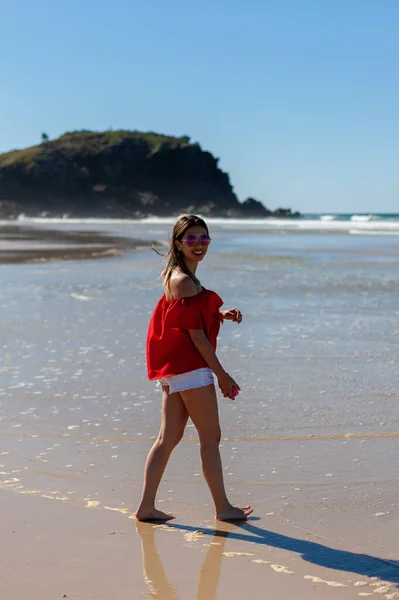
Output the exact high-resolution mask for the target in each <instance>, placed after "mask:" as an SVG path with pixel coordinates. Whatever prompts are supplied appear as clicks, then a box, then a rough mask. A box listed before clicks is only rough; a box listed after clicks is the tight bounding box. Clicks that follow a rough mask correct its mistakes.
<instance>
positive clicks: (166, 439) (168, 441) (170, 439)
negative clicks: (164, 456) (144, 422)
mask: <svg viewBox="0 0 399 600" xmlns="http://www.w3.org/2000/svg"><path fill="white" fill-rule="evenodd" d="M183 435H184V428H182V429H180V428H179V429H175V430H173V431H161V432H160V433H159V435H158V443H159V445H160V446H162V447H165V448H172V449H173V448H174V447H175V446H177V444H178V443H179V442H181V440H182V439H183Z"/></svg>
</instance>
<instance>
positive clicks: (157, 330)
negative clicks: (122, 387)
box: [147, 288, 223, 380]
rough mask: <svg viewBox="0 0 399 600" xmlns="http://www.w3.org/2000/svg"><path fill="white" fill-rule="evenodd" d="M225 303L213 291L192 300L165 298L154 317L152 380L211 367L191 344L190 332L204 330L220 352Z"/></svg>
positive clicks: (149, 352)
mask: <svg viewBox="0 0 399 600" xmlns="http://www.w3.org/2000/svg"><path fill="white" fill-rule="evenodd" d="M222 304H223V300H222V299H221V298H220V296H218V294H216V292H212V291H211V290H207V289H205V288H202V291H201V292H199V293H198V294H196V295H195V296H191V297H190V298H176V299H175V300H166V298H165V296H163V297H162V298H161V299H160V300H159V302H158V304H157V305H156V307H155V310H154V312H153V314H152V317H151V320H150V324H149V327H148V335H147V370H148V378H149V379H150V380H154V379H161V378H163V377H172V376H173V375H180V374H181V373H187V372H188V371H194V370H195V369H201V368H204V367H207V366H208V365H207V363H206V362H205V361H204V359H203V358H202V356H201V354H200V353H199V351H198V350H197V348H196V347H195V345H194V343H193V341H192V340H191V337H190V334H189V333H188V330H189V329H203V330H204V332H205V335H206V336H207V338H208V340H209V341H210V343H211V344H212V347H213V349H214V350H216V340H217V336H218V333H219V329H220V314H219V308H220V307H221V306H222Z"/></svg>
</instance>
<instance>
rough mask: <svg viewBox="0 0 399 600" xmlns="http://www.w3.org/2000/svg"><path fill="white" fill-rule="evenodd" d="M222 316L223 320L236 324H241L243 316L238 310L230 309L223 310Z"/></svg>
mask: <svg viewBox="0 0 399 600" xmlns="http://www.w3.org/2000/svg"><path fill="white" fill-rule="evenodd" d="M220 316H221V317H222V319H223V320H226V321H234V323H241V321H242V314H241V312H240V311H239V310H238V308H229V309H228V310H221V311H220Z"/></svg>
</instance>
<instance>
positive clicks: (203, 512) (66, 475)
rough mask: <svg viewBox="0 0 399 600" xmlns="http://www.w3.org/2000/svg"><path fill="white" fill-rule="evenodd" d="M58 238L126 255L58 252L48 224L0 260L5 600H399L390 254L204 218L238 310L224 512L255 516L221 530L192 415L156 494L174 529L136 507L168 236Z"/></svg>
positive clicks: (224, 352) (214, 264) (158, 230)
mask: <svg viewBox="0 0 399 600" xmlns="http://www.w3.org/2000/svg"><path fill="white" fill-rule="evenodd" d="M66 227H67V226H64V230H63V231H62V232H61V234H60V235H59V237H58V239H59V240H62V241H61V242H60V243H62V244H65V243H66V242H65V239H66V238H68V240H69V241H71V244H76V245H78V243H79V242H78V238H80V240H82V230H83V229H84V230H85V231H86V233H85V234H84V235H86V236H91V240H93V243H94V244H97V243H98V244H104V246H106V247H107V249H108V250H113V249H114V250H115V254H109V255H108V256H102V259H101V260H97V258H96V257H95V256H94V257H93V255H92V254H89V256H87V257H86V260H77V261H75V260H73V259H72V260H66V261H64V260H62V261H58V260H54V255H52V259H51V260H46V259H45V255H44V254H43V252H42V250H43V249H44V250H48V251H49V253H50V255H51V253H52V252H53V250H54V248H55V247H56V242H55V241H54V233H53V232H54V231H56V228H55V227H54V226H53V225H50V224H49V226H48V227H47V229H51V233H48V232H47V233H45V234H44V236H42V234H41V233H40V235H39V234H38V236H37V237H35V239H33V236H32V232H31V230H29V231H22V230H20V231H18V230H17V229H15V230H14V231H13V232H12V234H13V235H14V239H13V240H10V239H7V240H5V241H4V243H5V244H12V253H13V255H14V256H17V255H18V254H19V253H20V252H21V251H22V252H23V251H25V250H26V247H25V246H26V244H36V243H38V244H42V245H43V248H36V249H34V248H33V246H32V247H31V248H30V249H29V251H37V250H38V251H39V252H40V253H41V257H40V260H39V262H32V263H31V262H24V261H21V260H18V261H15V262H13V261H12V260H11V261H4V262H3V264H2V265H0V277H1V281H2V286H1V289H0V302H1V305H2V309H3V310H2V317H1V320H0V327H1V341H2V354H1V357H0V443H1V445H0V509H1V514H2V519H1V525H0V535H1V539H2V544H1V546H0V563H1V565H2V570H1V571H2V573H1V578H0V591H1V598H2V600H3V598H4V600H20V599H21V600H22V599H24V600H25V599H26V598H27V597H28V598H32V599H35V600H36V598H37V599H39V598H40V600H47V599H48V600H52V599H54V598H63V597H65V598H82V599H86V598H93V599H97V598H98V599H102V598H110V599H113V598H115V600H116V599H117V600H125V599H126V600H128V599H129V600H136V599H137V600H138V599H140V598H159V599H162V600H189V599H190V598H197V600H236V599H237V600H238V599H241V598H250V599H251V600H263V599H264V598H267V597H269V596H270V597H275V598H281V599H282V600H285V599H287V600H288V599H290V598H296V599H299V600H301V599H303V600H305V599H312V598H314V599H320V598H323V599H324V598H325V599H326V600H330V599H331V600H332V599H335V598H336V599H342V600H351V599H355V598H359V597H360V598H361V597H380V598H385V599H386V600H393V599H394V598H399V555H398V544H397V533H398V530H399V527H398V525H399V514H398V508H397V456H398V443H399V417H398V411H397V398H398V392H397V373H396V365H397V337H396V336H397V289H398V286H399V281H398V278H397V274H396V261H397V257H398V256H399V248H398V247H397V246H396V245H395V244H393V243H391V242H390V243H389V244H388V243H385V244H383V243H382V242H380V241H379V242H378V243H379V244H380V246H378V247H377V246H376V247H375V249H374V254H373V258H371V257H370V256H371V255H370V254H368V253H367V246H366V242H365V241H364V240H359V239H356V240H355V241H352V240H351V245H350V246H348V245H345V244H346V243H347V242H346V238H345V236H343V235H341V236H340V240H341V241H339V242H337V240H336V239H334V240H333V241H331V244H330V241H329V237H328V236H326V235H324V236H323V239H322V238H318V237H317V235H315V234H312V236H311V237H309V238H308V237H306V238H305V237H304V236H302V237H301V235H300V234H297V235H296V236H295V239H294V236H293V237H289V236H288V235H286V236H284V237H283V236H281V237H278V236H276V235H273V236H270V238H269V237H267V236H263V237H262V236H261V235H260V234H257V237H256V236H255V234H250V235H248V234H247V233H246V231H245V230H244V229H242V230H239V231H238V233H235V234H234V236H232V235H231V233H230V232H226V231H224V230H223V228H222V227H219V229H218V228H217V227H214V241H213V242H212V244H214V248H212V254H210V256H209V261H208V264H207V266H206V267H205V266H204V276H203V277H204V282H206V284H207V287H209V288H211V289H215V290H218V291H220V293H221V294H222V296H223V298H224V299H225V301H226V305H228V306H230V305H232V306H234V305H239V306H240V308H241V309H242V311H243V314H244V322H243V326H242V327H240V329H238V328H237V327H233V326H230V327H229V324H225V325H224V326H223V328H222V331H221V335H220V341H219V354H220V357H221V359H222V362H223V363H224V364H225V365H226V367H227V368H228V369H229V370H230V371H231V372H232V373H233V374H234V376H235V377H236V378H237V379H238V381H239V382H240V385H241V388H242V393H241V394H240V396H239V397H238V398H237V400H236V401H235V402H228V401H226V400H224V399H223V398H220V412H221V422H222V432H223V439H222V446H221V452H222V457H223V464H224V469H225V480H226V487H227V490H228V493H229V496H230V497H231V500H232V501H233V502H234V503H236V504H242V505H245V504H248V503H250V504H252V505H253V507H254V515H253V516H252V517H251V518H250V520H249V521H248V522H247V523H245V524H236V525H233V524H226V523H216V522H215V521H214V519H213V507H212V503H211V499H210V496H209V492H208V489H207V487H206V485H205V483H204V481H203V478H202V475H201V472H200V465H199V456H198V454H199V452H198V450H199V449H198V441H197V439H196V436H195V431H194V429H193V426H192V425H190V424H189V425H188V427H187V430H186V435H185V439H184V440H183V442H182V444H181V445H180V446H179V447H178V448H177V449H176V450H175V452H174V454H173V455H172V459H171V462H170V464H169V465H168V469H167V472H166V474H165V479H164V481H163V482H162V484H161V487H160V490H159V507H160V508H162V509H164V510H167V511H171V512H173V514H174V515H175V517H176V518H175V519H174V520H173V521H170V522H169V523H167V524H160V525H153V524H140V523H137V522H136V520H135V518H134V510H135V508H136V506H137V503H138V500H139V496H140V491H141V483H142V472H143V464H144V460H145V457H146V454H147V451H148V449H149V447H150V446H151V444H152V441H153V440H154V438H155V436H156V434H157V429H158V423H159V408H160V405H159V400H160V396H159V391H158V390H157V389H156V387H155V385H154V384H153V383H151V382H148V381H147V377H146V371H145V355H144V347H145V333H146V328H147V323H148V317H149V314H150V313H151V311H152V309H153V306H154V305H155V302H156V300H157V298H158V297H159V294H160V283H159V280H158V275H159V270H160V262H159V257H157V256H156V255H155V254H154V253H153V252H150V251H149V248H148V244H149V243H150V241H151V240H153V239H157V240H160V241H161V242H164V241H165V240H166V239H167V231H168V226H166V225H165V226H164V225H162V224H161V225H153V224H150V225H145V224H137V225H129V226H127V225H126V226H125V225H121V226H120V227H119V228H118V227H117V226H116V225H115V226H113V227H111V226H104V227H103V229H101V228H100V227H99V226H98V225H95V224H93V225H92V229H93V231H96V233H93V232H92V231H90V228H89V227H88V226H87V224H83V225H82V226H81V230H80V231H79V230H78V228H76V227H75V229H73V228H72V227H70V228H71V231H65V229H66ZM107 227H108V229H109V231H107ZM42 229H44V230H45V229H46V228H42ZM10 233H11V231H10ZM15 235H21V238H20V241H18V240H17V239H16V238H15ZM41 236H42V237H41ZM46 236H48V237H46ZM57 236H58V234H57ZM27 237H29V238H30V239H27ZM105 238H107V239H105ZM112 239H114V240H116V243H115V245H113V242H112V241H111V240H112ZM126 239H127V240H128V241H127V242H126V241H123V242H122V241H120V240H126ZM231 239H232V240H233V241H230V240H231ZM21 240H22V241H21ZM72 240H73V241H72ZM138 240H140V242H138ZM86 242H87V238H86V239H85V240H84V244H86ZM68 243H69V242H68ZM90 243H91V242H90ZM233 243H234V245H233ZM255 243H256V251H254V247H255ZM338 243H339V244H340V246H339V251H338V250H337V251H336V250H335V248H336V246H337V244H338ZM146 244H147V246H146ZM229 244H230V245H229ZM262 244H263V246H262ZM329 244H330V245H329ZM122 246H123V248H122ZM130 250H132V251H130ZM62 251H63V249H62ZM92 251H93V248H90V250H89V252H92ZM95 251H96V252H97V250H95ZM30 256H31V255H30ZM375 256H377V257H378V260H376V259H375ZM36 258H37V257H36ZM36 258H35V259H34V260H35V261H36ZM70 258H71V257H70ZM79 258H80V257H79ZM29 260H30V259H29ZM7 263H9V264H7ZM326 265H328V268H326Z"/></svg>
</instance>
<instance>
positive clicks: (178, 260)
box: [156, 215, 209, 286]
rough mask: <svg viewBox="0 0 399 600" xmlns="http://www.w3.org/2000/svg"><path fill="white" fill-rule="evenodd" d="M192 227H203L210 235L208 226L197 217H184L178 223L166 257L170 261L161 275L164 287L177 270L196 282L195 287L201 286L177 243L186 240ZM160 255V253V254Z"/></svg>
mask: <svg viewBox="0 0 399 600" xmlns="http://www.w3.org/2000/svg"><path fill="white" fill-rule="evenodd" d="M190 227H203V228H204V229H205V231H206V233H207V234H208V235H209V229H208V225H207V224H206V223H205V221H204V220H203V219H201V217H197V216H196V215H184V216H182V217H180V218H179V219H178V220H177V221H176V223H175V226H174V227H173V231H172V239H171V240H170V247H169V250H168V252H167V254H166V255H164V256H165V258H166V259H167V261H168V262H167V265H166V267H165V268H164V270H163V271H162V273H161V277H163V280H164V285H167V284H168V281H169V279H170V277H171V275H172V272H173V271H174V270H175V269H179V271H182V273H185V274H186V275H188V276H189V277H190V279H192V280H193V281H194V283H195V285H197V286H198V285H200V282H199V280H198V279H197V278H196V276H195V275H194V273H192V272H191V271H190V269H189V268H188V267H187V266H186V264H185V262H184V258H183V253H182V252H181V251H180V250H179V248H178V246H177V243H176V242H178V241H180V240H182V239H183V238H184V234H185V233H186V231H187V229H190ZM156 252H157V251H156ZM158 254H160V253H159V252H158Z"/></svg>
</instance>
